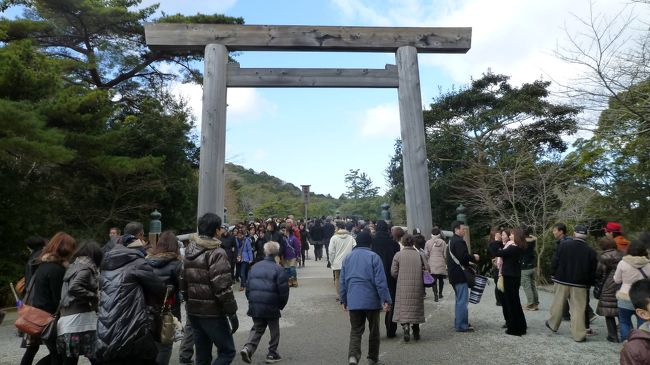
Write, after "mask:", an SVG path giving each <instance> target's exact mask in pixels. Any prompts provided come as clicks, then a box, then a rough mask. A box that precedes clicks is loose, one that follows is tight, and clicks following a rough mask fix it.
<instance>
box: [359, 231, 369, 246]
mask: <svg viewBox="0 0 650 365" xmlns="http://www.w3.org/2000/svg"><path fill="white" fill-rule="evenodd" d="M356 241H357V246H361V247H370V244H372V237H371V236H370V233H367V232H364V231H361V232H360V233H359V234H358V235H357V238H356Z"/></svg>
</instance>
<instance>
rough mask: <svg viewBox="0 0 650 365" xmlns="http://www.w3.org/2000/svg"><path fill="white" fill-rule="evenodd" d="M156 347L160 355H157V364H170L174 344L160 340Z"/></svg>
mask: <svg viewBox="0 0 650 365" xmlns="http://www.w3.org/2000/svg"><path fill="white" fill-rule="evenodd" d="M156 348H157V349H158V355H157V356H156V364H158V365H169V360H170V359H171V357H172V344H169V345H163V344H161V343H159V342H156Z"/></svg>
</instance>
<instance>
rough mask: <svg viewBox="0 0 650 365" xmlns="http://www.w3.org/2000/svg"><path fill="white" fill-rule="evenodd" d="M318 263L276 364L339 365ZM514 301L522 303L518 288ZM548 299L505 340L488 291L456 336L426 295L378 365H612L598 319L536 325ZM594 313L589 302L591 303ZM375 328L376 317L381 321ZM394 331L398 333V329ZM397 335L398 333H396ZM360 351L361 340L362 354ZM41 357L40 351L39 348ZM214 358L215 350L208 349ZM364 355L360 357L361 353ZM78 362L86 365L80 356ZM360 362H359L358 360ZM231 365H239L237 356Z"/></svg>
mask: <svg viewBox="0 0 650 365" xmlns="http://www.w3.org/2000/svg"><path fill="white" fill-rule="evenodd" d="M324 266H325V264H324V263H322V262H320V261H319V262H314V261H307V268H304V269H302V268H301V269H299V271H298V276H299V281H300V287H299V288H297V289H291V298H290V300H289V305H288V306H287V308H286V309H285V311H284V312H283V317H282V319H281V322H280V323H281V340H280V353H281V355H282V356H283V357H284V361H282V364H345V363H346V360H347V346H348V335H349V328H350V327H349V322H348V318H347V315H346V314H345V313H344V312H343V311H342V310H341V308H340V306H339V305H338V304H337V303H336V302H335V300H334V298H335V294H334V288H333V285H332V280H331V277H332V276H331V271H330V270H328V269H326V268H325V267H324ZM235 295H236V297H237V300H238V302H239V308H240V310H239V318H240V322H241V325H240V330H239V331H238V332H237V333H236V334H235V344H236V346H237V349H238V350H239V349H240V348H241V346H242V345H243V344H244V343H245V341H246V337H247V334H248V329H249V328H250V327H251V325H252V321H251V320H250V318H248V317H247V316H246V310H247V308H248V306H247V304H246V301H245V297H244V295H243V293H242V292H239V291H236V292H235ZM521 298H522V299H523V300H524V301H525V296H524V294H523V291H522V292H521ZM551 300H552V294H551V293H549V292H545V291H540V301H541V305H540V308H541V309H540V311H537V312H525V314H526V320H527V322H528V334H527V335H526V336H523V337H513V336H507V335H505V334H504V333H503V331H504V330H503V329H502V328H501V325H502V324H503V316H502V314H501V308H500V307H497V306H495V305H494V302H495V301H494V286H493V285H490V286H488V287H487V288H486V293H485V294H484V296H483V299H482V301H481V303H480V304H478V305H470V321H471V323H472V325H473V326H474V327H475V328H476V332H475V333H457V332H454V330H453V311H454V298H453V291H452V289H451V287H450V286H449V285H445V297H444V298H443V299H442V300H441V301H440V302H438V303H436V302H434V301H433V295H432V294H431V292H430V291H429V294H428V296H427V298H426V299H425V313H426V314H427V323H426V324H424V325H423V326H422V339H421V340H420V341H419V342H418V343H416V342H414V341H411V342H409V343H404V342H403V341H402V340H401V339H399V337H398V339H387V338H386V337H385V332H384V329H383V326H382V329H381V332H382V340H381V341H382V342H381V349H380V354H381V355H380V359H381V360H382V361H384V362H385V363H386V364H393V365H397V364H466V363H467V364H499V365H506V364H513V365H514V364H549V365H568V364H581V365H583V364H618V359H619V351H620V349H621V345H619V344H612V343H609V342H607V341H606V340H605V337H606V328H605V321H604V319H603V318H601V317H599V318H598V319H597V320H596V321H595V322H594V323H593V324H592V328H593V329H594V330H595V331H596V335H594V336H591V337H589V338H588V340H587V342H584V343H576V342H574V341H573V340H572V339H571V337H570V333H569V323H568V322H563V323H562V325H561V326H560V329H559V331H558V333H557V334H554V333H551V332H550V331H549V330H548V329H546V327H544V320H545V319H546V318H547V317H548V308H549V306H550V303H551ZM592 306H593V307H594V308H595V306H596V301H593V300H592ZM14 319H15V314H13V313H10V314H9V315H8V316H7V318H6V319H5V321H4V323H3V324H2V325H1V326H0V364H19V363H20V358H21V356H22V354H23V352H24V350H23V349H21V348H20V347H19V344H20V340H19V339H18V338H17V337H15V335H14V330H13V328H14V327H13V321H14ZM382 323H383V318H382ZM400 331H401V330H400ZM398 333H399V332H398ZM267 343H268V334H267V335H265V336H264V337H263V338H262V342H261V343H260V347H259V349H258V352H257V353H256V354H255V356H254V358H253V363H254V364H263V363H264V362H263V359H264V356H265V350H266V346H267V345H266V344H267ZM366 349H367V336H366V337H364V343H363V351H364V354H365V351H366ZM177 350H178V344H176V345H175V346H174V354H173V356H172V362H171V364H178V362H177V361H178V355H177V352H176V351H177ZM40 352H41V356H42V355H44V354H43V353H45V352H46V350H45V348H42V349H41V351H40ZM215 353H216V351H215ZM364 356H365V355H364ZM79 363H80V364H88V362H87V361H86V360H85V359H82V360H81V361H80V362H79ZM361 363H362V364H364V363H365V360H362V362H361ZM234 364H243V362H242V361H241V359H240V358H239V356H238V357H237V358H236V359H235V361H234Z"/></svg>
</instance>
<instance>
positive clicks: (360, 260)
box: [21, 213, 650, 365]
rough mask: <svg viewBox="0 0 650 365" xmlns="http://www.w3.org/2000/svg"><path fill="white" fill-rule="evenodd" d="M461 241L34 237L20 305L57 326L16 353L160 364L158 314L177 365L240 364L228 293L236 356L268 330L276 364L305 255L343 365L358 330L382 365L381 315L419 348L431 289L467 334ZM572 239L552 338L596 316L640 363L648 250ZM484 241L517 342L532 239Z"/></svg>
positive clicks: (611, 232)
mask: <svg viewBox="0 0 650 365" xmlns="http://www.w3.org/2000/svg"><path fill="white" fill-rule="evenodd" d="M465 229H466V227H465V225H464V223H463V222H460V221H456V222H453V223H452V225H451V235H450V237H445V235H444V234H443V231H442V230H441V229H440V228H439V227H437V226H434V227H433V229H432V230H431V232H430V236H428V237H425V236H424V235H423V234H422V233H421V232H420V231H419V230H417V229H416V230H414V231H413V232H406V231H405V229H403V228H402V227H399V226H394V227H391V226H390V224H389V222H386V221H383V220H378V221H367V222H366V221H356V220H345V219H340V220H334V219H331V218H324V219H314V220H310V221H308V222H304V221H302V220H301V221H298V222H296V221H294V218H293V217H292V216H289V217H287V218H285V219H268V220H266V221H257V222H249V223H239V224H236V225H233V226H227V225H223V224H222V221H221V218H220V217H219V216H218V215H216V214H212V213H207V214H205V215H203V216H202V217H201V218H200V219H199V220H198V232H197V233H195V234H191V235H189V237H188V239H187V240H186V241H185V243H183V242H181V241H179V239H178V237H177V236H176V235H175V234H174V232H172V231H165V232H163V233H162V234H160V235H159V237H157V239H156V241H155V244H152V242H147V241H146V240H145V236H144V228H143V225H142V224H140V223H138V222H131V223H129V224H127V225H126V227H124V232H123V233H122V232H121V231H120V229H118V228H111V229H110V233H109V236H110V239H109V241H108V242H107V243H106V244H105V245H104V246H103V247H101V246H100V245H99V244H98V243H97V242H95V241H92V240H81V241H80V242H77V240H76V239H75V238H73V237H72V236H70V235H69V234H67V233H65V232H58V233H56V234H55V235H54V236H53V237H52V238H51V239H49V240H46V239H43V238H39V237H30V238H28V239H27V240H26V242H25V243H26V244H27V246H28V247H29V249H30V251H31V255H30V258H29V260H28V262H27V263H26V265H25V283H26V285H25V287H24V289H23V290H22V293H21V294H22V296H23V297H22V301H23V302H24V303H28V304H29V305H31V306H34V307H36V308H39V309H42V310H44V311H46V312H48V313H50V314H52V315H55V316H56V318H57V322H56V330H57V331H56V336H52V337H49V338H47V339H42V338H40V337H38V336H29V335H24V336H22V346H23V347H24V348H25V349H26V350H25V353H24V356H23V358H22V361H21V364H22V365H30V364H32V362H33V360H34V358H35V356H36V354H37V352H38V351H39V348H40V345H45V347H46V348H47V351H48V355H47V356H45V357H43V358H42V359H41V360H39V362H38V363H37V364H48V363H49V364H76V363H77V362H78V359H79V357H81V356H85V357H87V358H88V359H89V360H90V362H91V363H92V364H134V363H137V364H169V362H170V358H171V355H172V344H173V341H170V340H169V339H167V338H166V337H165V336H163V335H162V334H161V332H162V326H163V325H162V319H161V313H163V311H164V309H165V308H168V309H169V311H170V313H171V314H172V315H173V317H175V318H176V320H175V327H176V333H175V336H174V337H175V338H174V340H176V341H181V344H180V351H179V361H180V363H181V364H193V363H195V364H199V365H204V364H213V365H216V364H230V363H231V362H232V361H233V359H234V358H235V356H236V355H237V348H236V346H235V342H234V339H233V334H234V333H235V332H236V331H237V330H238V328H239V319H238V318H237V302H236V300H235V296H234V293H233V290H237V284H236V283H237V282H238V283H239V285H238V290H239V291H244V292H245V295H246V298H247V299H248V311H247V315H248V316H250V317H252V319H253V327H252V328H251V330H250V332H249V335H248V338H247V340H246V343H245V344H244V346H242V347H241V349H240V351H239V355H240V356H241V358H242V360H243V361H244V362H246V363H250V362H252V358H253V356H254V354H255V352H256V350H257V347H258V345H259V342H260V339H261V337H262V335H263V334H264V332H265V331H266V328H267V327H268V329H269V332H270V342H269V348H268V352H267V354H266V356H265V362H266V363H275V362H278V361H281V359H282V357H281V356H280V353H279V350H278V348H279V339H280V326H279V319H280V317H281V313H282V310H283V309H284V307H285V306H286V305H287V303H288V300H289V292H290V287H294V288H295V287H298V270H297V267H301V266H304V264H305V260H306V259H307V257H308V256H309V254H308V251H309V250H310V247H311V246H313V247H314V259H315V261H320V260H323V249H324V250H325V257H326V260H327V264H326V266H327V267H329V268H331V269H332V275H333V281H334V287H335V289H334V290H333V293H335V294H336V301H337V302H339V303H340V305H341V306H342V308H343V310H345V311H346V312H347V313H348V315H349V320H350V340H349V349H348V364H349V365H356V364H358V363H359V362H360V358H361V355H362V354H361V339H362V335H363V333H364V331H365V328H366V322H367V323H368V328H369V339H368V341H369V345H368V354H367V361H368V363H369V364H380V363H381V362H380V359H379V346H380V319H381V315H380V314H381V312H385V316H384V327H385V331H386V335H387V337H388V338H393V337H396V336H397V330H398V325H399V326H401V329H402V331H401V335H402V338H403V340H404V341H405V342H409V341H411V339H413V340H414V341H419V340H420V338H421V334H420V325H421V324H422V323H424V322H425V306H424V299H425V297H426V295H427V290H428V288H431V290H432V292H433V297H434V301H435V302H438V301H439V300H440V299H442V298H443V288H444V281H445V280H448V281H449V284H450V285H451V287H452V289H453V291H454V295H455V298H454V299H455V304H454V328H455V330H456V331H457V332H461V333H463V332H473V331H475V330H476V329H475V328H474V327H473V326H472V325H471V324H470V321H469V315H468V304H469V294H470V289H472V287H473V286H474V285H475V275H476V272H475V271H474V269H473V268H474V267H475V266H474V264H475V263H478V262H479V260H480V257H479V255H477V254H473V253H472V252H471V251H470V249H469V245H468V244H467V242H466V240H465V237H466V232H465ZM573 231H574V233H573V235H572V236H569V235H568V234H567V233H568V230H567V227H566V226H565V225H564V224H561V223H559V224H556V225H555V226H554V227H553V229H552V232H553V235H554V236H555V238H556V239H557V246H556V249H555V253H554V255H553V259H552V263H551V275H552V279H553V282H554V287H555V288H554V296H553V301H552V304H551V306H550V308H548V311H549V317H548V320H547V321H546V322H545V324H546V327H547V328H548V329H549V330H551V331H553V332H557V330H558V328H559V326H560V325H561V323H562V321H563V320H568V321H570V323H571V325H570V330H571V335H572V338H573V340H575V341H577V342H582V341H585V340H586V338H587V337H588V336H590V335H594V332H593V331H592V330H591V328H590V323H591V322H593V320H595V319H596V318H597V315H600V316H603V317H605V322H606V325H607V340H608V341H611V342H619V341H626V344H625V347H624V349H623V351H622V353H621V363H624V364H641V363H644V362H643V361H646V362H645V363H647V361H649V357H650V327H648V322H645V321H648V320H650V280H649V279H648V275H650V259H649V258H648V243H649V242H648V241H650V240H649V239H648V238H650V237H649V236H648V235H647V234H646V235H642V237H641V238H640V239H638V240H633V241H631V242H630V241H628V240H627V239H626V238H625V237H624V236H623V231H622V227H621V226H620V224H617V223H615V222H610V223H608V224H607V225H606V226H605V231H606V232H607V234H606V236H605V237H603V238H601V239H599V241H598V245H599V246H600V249H601V250H600V251H601V252H600V253H599V254H597V253H596V251H595V250H594V249H593V248H591V246H590V245H589V244H587V243H586V239H587V235H588V230H587V227H585V226H582V225H577V226H575V227H574V230H573ZM490 237H491V239H492V241H491V242H490V243H489V245H488V252H489V254H490V256H491V259H492V270H491V275H492V277H493V279H494V281H495V283H496V284H497V285H496V288H495V297H496V301H497V303H496V304H497V305H498V306H501V308H502V313H503V320H504V324H503V328H504V329H505V333H506V334H508V335H513V336H523V335H525V334H526V333H527V330H528V326H527V322H526V316H525V312H524V311H525V310H526V311H538V310H540V301H539V295H538V292H537V288H536V284H535V283H536V277H535V276H536V267H537V263H538V258H537V255H536V248H535V246H536V241H537V238H536V237H535V236H533V235H532V230H530V229H529V228H528V229H527V228H513V229H509V228H504V227H499V228H495V229H494V230H493V231H492V233H491V234H490ZM447 238H449V239H447ZM429 274H430V275H429ZM428 275H429V276H430V277H431V278H432V279H431V280H429V281H427V280H426V277H427V276H428ZM423 278H424V279H423ZM520 287H523V289H524V293H525V296H526V301H527V303H526V304H525V305H522V303H521V301H520V296H519V291H520ZM233 288H234V289H233ZM590 288H593V289H594V290H593V295H594V296H595V297H596V298H597V299H598V300H599V301H598V306H597V308H596V311H595V312H594V311H593V310H592V308H591V307H590V305H589V296H590ZM182 305H184V306H185V312H186V314H187V316H186V317H187V318H184V319H183V318H181V312H182V311H181V309H182V308H181V306H182ZM633 318H636V322H637V323H636V326H634V324H633V323H632V319H633ZM181 323H183V324H182V325H181ZM213 346H216V348H217V357H216V358H215V359H214V360H213V356H212V349H213ZM193 358H194V359H193Z"/></svg>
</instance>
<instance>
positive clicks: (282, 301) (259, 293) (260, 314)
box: [246, 256, 289, 318]
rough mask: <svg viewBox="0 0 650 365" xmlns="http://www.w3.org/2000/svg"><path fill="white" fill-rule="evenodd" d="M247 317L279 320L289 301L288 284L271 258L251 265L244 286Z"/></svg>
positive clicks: (278, 266) (281, 270) (281, 271)
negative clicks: (246, 300) (246, 299)
mask: <svg viewBox="0 0 650 365" xmlns="http://www.w3.org/2000/svg"><path fill="white" fill-rule="evenodd" d="M246 298H248V315H249V316H251V317H253V318H280V311H281V310H282V309H284V306H285V305H287V301H288V300H289V282H288V277H287V275H286V273H285V271H284V269H283V268H282V267H281V266H280V265H278V264H276V263H275V259H274V258H273V256H267V257H265V258H264V260H262V261H260V262H258V263H257V264H255V265H253V267H252V268H251V271H250V272H249V273H248V282H247V284H246Z"/></svg>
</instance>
